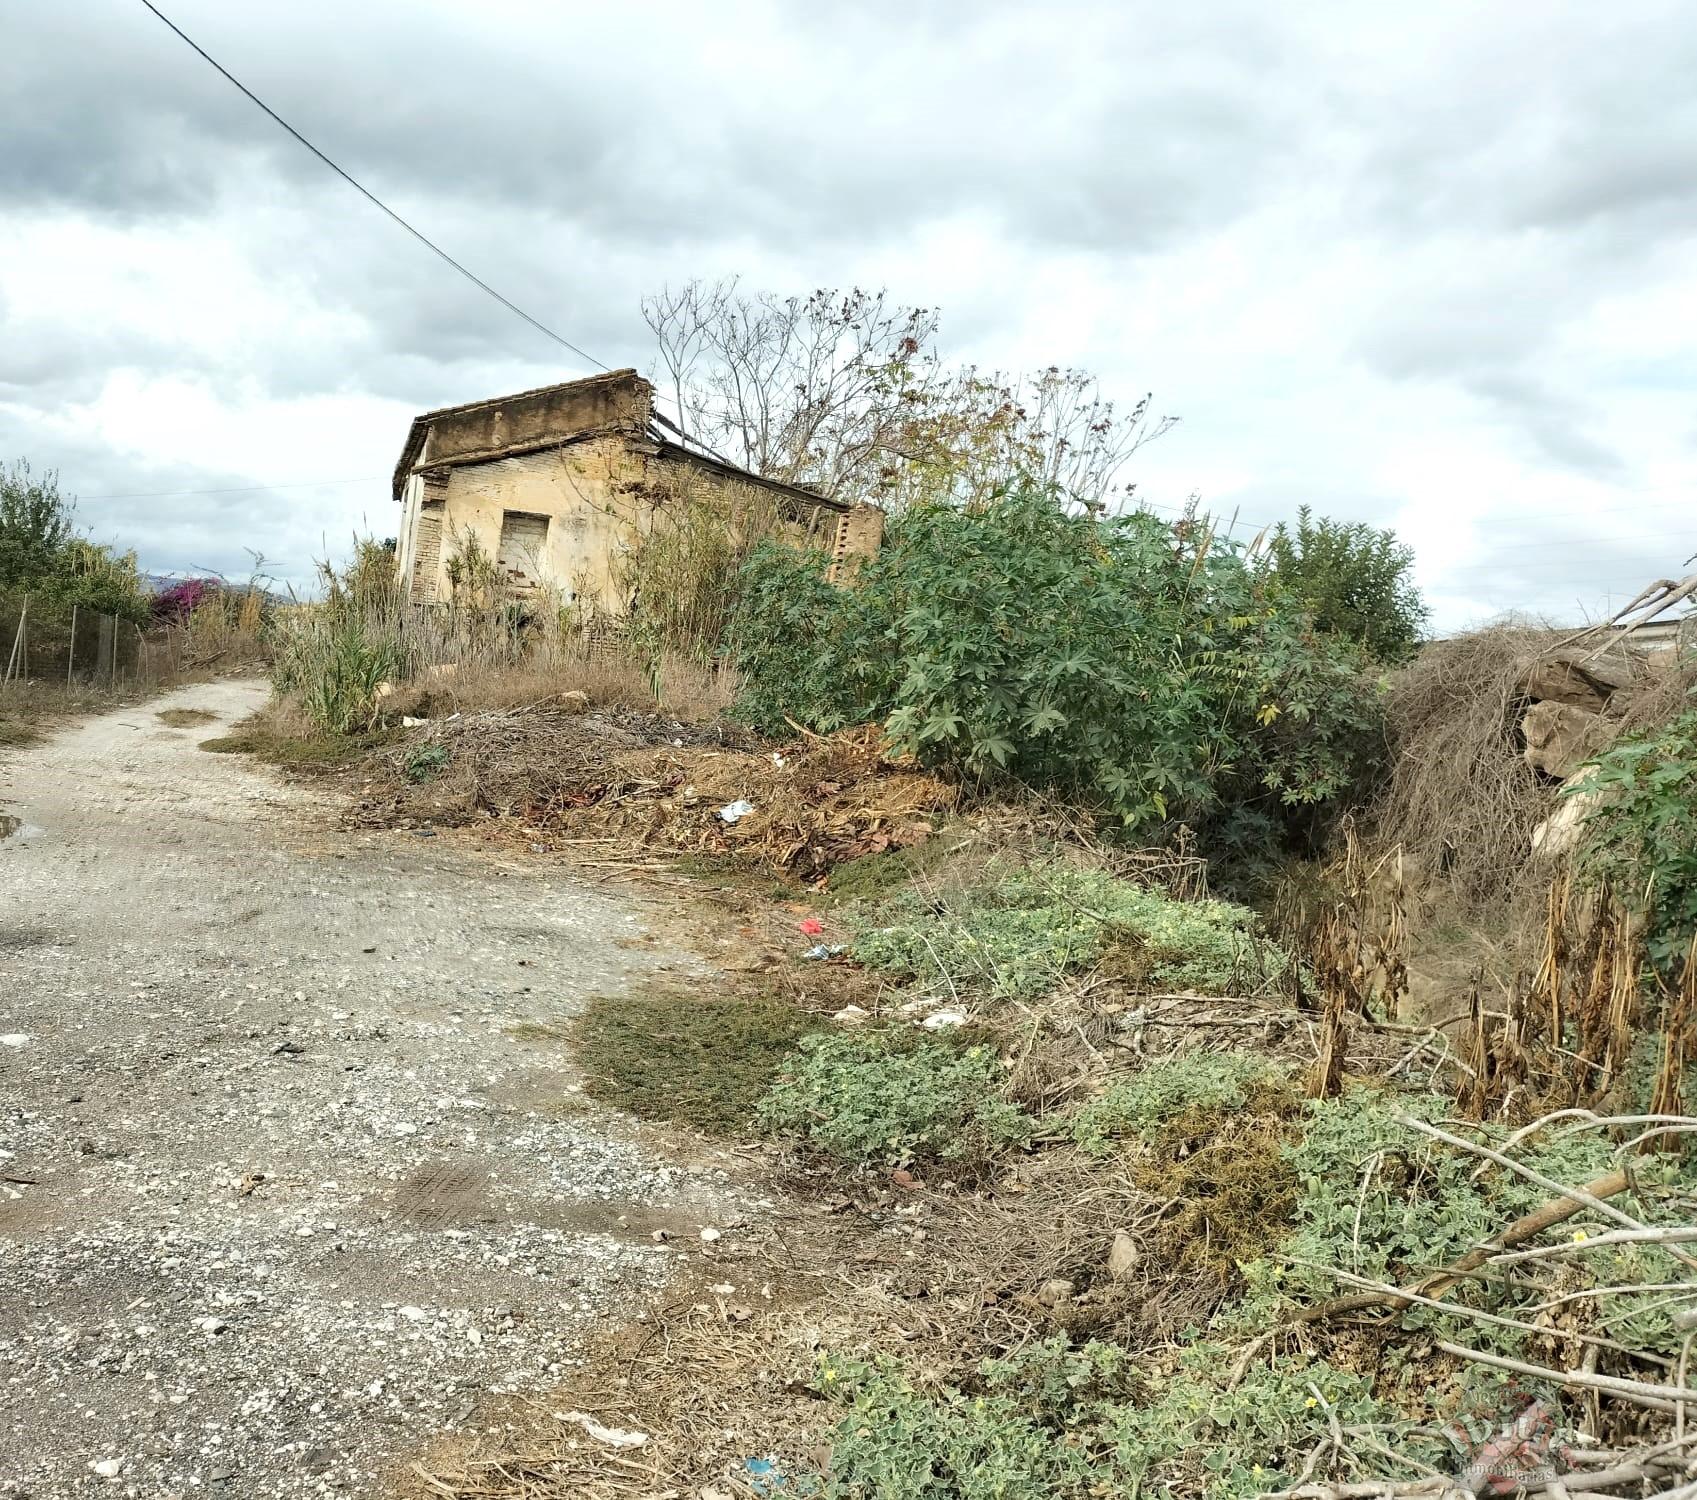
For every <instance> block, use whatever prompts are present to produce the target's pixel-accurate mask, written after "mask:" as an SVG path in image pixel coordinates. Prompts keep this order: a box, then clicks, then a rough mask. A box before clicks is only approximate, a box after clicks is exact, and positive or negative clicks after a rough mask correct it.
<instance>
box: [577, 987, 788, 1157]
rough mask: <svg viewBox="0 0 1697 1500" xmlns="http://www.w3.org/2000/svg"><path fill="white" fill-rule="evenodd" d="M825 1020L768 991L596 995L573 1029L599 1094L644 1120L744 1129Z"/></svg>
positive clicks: (591, 1086) (589, 1081)
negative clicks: (785, 1067) (788, 1061)
mask: <svg viewBox="0 0 1697 1500" xmlns="http://www.w3.org/2000/svg"><path fill="white" fill-rule="evenodd" d="M818 1025H819V1023H818V1022H817V1020H816V1019H815V1018H813V1017H811V1016H809V1015H808V1014H807V1013H806V1012H804V1011H802V1010H800V1009H798V1008H797V1007H796V1006H794V1005H791V1004H789V1003H787V1002H786V1001H783V1000H778V999H774V998H772V997H770V996H744V995H723V996H717V997H712V998H704V997H701V996H696V995H679V994H671V995H667V994H661V995H651V996H646V997H644V998H640V999H633V998H628V997H624V998H618V999H613V998H608V997H601V998H597V999H594V1000H591V1001H590V1002H589V1004H588V1005H587V1006H586V1007H585V1008H584V1011H583V1013H582V1015H580V1016H579V1017H578V1018H577V1021H576V1022H575V1024H574V1025H573V1027H572V1033H571V1035H572V1042H573V1044H574V1048H575V1051H576V1055H577V1061H578V1065H579V1066H580V1067H581V1068H582V1069H583V1072H584V1075H585V1080H586V1082H585V1086H586V1090H587V1092H588V1093H589V1094H590V1095H591V1097H593V1098H595V1099H599V1100H600V1101H601V1102H602V1103H604V1104H611V1105H614V1106H616V1107H617V1108H619V1109H625V1110H629V1111H630V1112H631V1113H632V1114H634V1115H635V1116H636V1117H637V1118H638V1119H640V1120H664V1121H667V1122H669V1123H672V1124H679V1125H691V1126H694V1127H695V1128H697V1129H699V1130H707V1131H714V1132H718V1133H720V1134H726V1135H738V1134H747V1133H748V1132H749V1131H750V1130H751V1129H752V1128H753V1122H754V1113H755V1106H756V1105H757V1104H758V1102H759V1101H760V1099H761V1098H762V1096H763V1095H764V1094H765V1093H766V1091H767V1089H768V1088H769V1087H770V1085H771V1083H772V1080H773V1079H774V1078H775V1077H776V1075H777V1073H778V1070H779V1068H780V1067H781V1066H782V1065H783V1063H784V1062H785V1060H786V1059H787V1058H788V1057H789V1056H790V1055H791V1053H792V1052H793V1050H794V1048H795V1047H796V1046H797V1044H798V1043H799V1042H800V1041H801V1039H802V1038H803V1037H804V1036H806V1035H807V1034H808V1033H809V1032H810V1031H814V1030H816V1029H818Z"/></svg>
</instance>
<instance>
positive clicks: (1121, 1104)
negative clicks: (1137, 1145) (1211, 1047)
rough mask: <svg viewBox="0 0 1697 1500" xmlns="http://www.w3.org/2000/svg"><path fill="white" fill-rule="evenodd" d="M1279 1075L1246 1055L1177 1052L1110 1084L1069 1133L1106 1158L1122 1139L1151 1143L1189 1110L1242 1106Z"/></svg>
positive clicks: (1262, 1059)
mask: <svg viewBox="0 0 1697 1500" xmlns="http://www.w3.org/2000/svg"><path fill="white" fill-rule="evenodd" d="M1281 1076H1282V1070H1281V1069H1280V1068H1279V1066H1278V1065H1277V1064H1276V1063H1274V1062H1272V1061H1271V1060H1270V1059H1268V1058H1265V1057H1254V1056H1251V1055H1250V1054H1248V1053H1245V1052H1177V1053H1174V1054H1173V1055H1172V1056H1171V1057H1162V1058H1156V1059H1155V1060H1154V1061H1153V1062H1150V1063H1148V1064H1146V1065H1145V1066H1144V1067H1142V1068H1141V1069H1139V1070H1138V1071H1137V1072H1136V1073H1134V1074H1133V1075H1132V1076H1131V1077H1129V1078H1122V1079H1119V1080H1118V1081H1117V1082H1114V1083H1111V1084H1109V1085H1108V1087H1107V1088H1106V1089H1105V1090H1104V1091H1103V1092H1102V1093H1101V1094H1099V1095H1097V1097H1096V1098H1094V1099H1092V1100H1090V1101H1089V1102H1088V1103H1085V1104H1083V1105H1081V1106H1080V1107H1079V1109H1078V1110H1077V1112H1076V1113H1075V1114H1074V1115H1073V1117H1072V1122H1071V1124H1070V1126H1069V1127H1068V1128H1069V1130H1070V1132H1071V1134H1072V1138H1073V1139H1074V1140H1075V1141H1077V1142H1078V1144H1079V1145H1081V1146H1083V1147H1084V1149H1085V1150H1086V1151H1089V1152H1091V1153H1093V1154H1095V1155H1104V1154H1106V1152H1107V1151H1108V1150H1109V1148H1110V1146H1111V1144H1112V1142H1114V1141H1116V1140H1118V1139H1119V1138H1120V1137H1122V1136H1127V1135H1133V1136H1138V1137H1140V1138H1141V1139H1143V1140H1148V1139H1149V1138H1150V1137H1152V1136H1153V1135H1154V1134H1155V1133H1156V1131H1158V1130H1159V1129H1160V1128H1161V1127H1162V1126H1164V1125H1166V1124H1168V1123H1169V1122H1171V1121H1172V1120H1175V1119H1177V1118H1178V1117H1179V1116H1180V1115H1182V1114H1184V1113H1185V1112H1186V1111H1188V1110H1192V1109H1211V1110H1212V1109H1226V1108H1237V1107H1241V1106H1242V1105H1245V1104H1247V1103H1248V1102H1249V1095H1250V1091H1251V1090H1252V1089H1253V1088H1254V1087H1255V1086H1256V1085H1265V1084H1271V1083H1273V1082H1275V1081H1277V1080H1278V1079H1279V1078H1280V1077H1281Z"/></svg>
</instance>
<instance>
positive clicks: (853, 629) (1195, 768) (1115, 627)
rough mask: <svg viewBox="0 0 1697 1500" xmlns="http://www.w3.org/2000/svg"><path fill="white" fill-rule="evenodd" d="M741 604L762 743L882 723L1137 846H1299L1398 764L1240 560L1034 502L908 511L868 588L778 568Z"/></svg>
mask: <svg viewBox="0 0 1697 1500" xmlns="http://www.w3.org/2000/svg"><path fill="white" fill-rule="evenodd" d="M742 591H743V602H742V607H741V610H740V612H739V615H738V620H737V626H736V630H735V634H734V644H733V650H734V654H735V659H736V664H737V667H738V669H739V671H740V672H741V674H742V677H743V680H744V684H745V690H744V694H743V697H742V699H741V708H740V711H741V712H742V713H743V715H744V716H745V717H747V718H748V719H749V720H750V721H751V722H753V723H755V724H756V725H757V726H759V727H764V728H768V729H773V728H777V727H779V726H781V725H782V724H783V722H784V721H785V720H786V719H794V720H796V721H797V722H800V723H803V724H807V725H810V726H812V727H815V728H820V729H831V728H835V727H839V726H841V725H843V724H848V723H858V722H862V721H864V720H867V719H882V720H883V721H884V723H885V726H886V729H887V730H888V732H889V734H890V737H891V739H892V741H893V743H894V745H895V747H896V748H897V749H898V750H900V751H908V752H912V753H913V754H915V755H917V756H919V757H920V758H921V759H922V760H924V761H926V762H927V763H930V764H932V765H936V766H941V767H945V768H949V769H953V770H955V771H956V772H958V773H959V774H962V775H967V776H973V777H979V778H983V779H994V778H997V777H1008V778H1013V779H1017V780H1019V781H1022V782H1025V783H1027V784H1029V785H1033V786H1041V787H1051V788H1055V789H1058V790H1060V791H1062V792H1064V793H1066V794H1068V795H1071V796H1075V797H1078V798H1081V799H1083V800H1085V801H1087V802H1089V803H1091V804H1094V805H1096V806H1099V807H1101V808H1103V809H1104V810H1106V811H1108V812H1110V813H1112V814H1114V815H1116V816H1118V817H1119V818H1120V819H1121V820H1122V821H1123V822H1124V823H1125V824H1126V825H1127V826H1128V827H1130V828H1134V829H1135V828H1145V827H1148V826H1151V825H1154V824H1158V823H1161V822H1164V821H1168V820H1174V819H1185V820H1189V821H1191V822H1193V823H1199V822H1204V821H1207V822H1210V823H1212V824H1215V825H1217V826H1219V827H1221V828H1222V829H1223V830H1225V834H1226V836H1234V835H1235V836H1236V837H1237V838H1238V839H1239V840H1240V841H1247V840H1248V839H1250V838H1252V837H1254V836H1256V834H1257V833H1258V832H1264V831H1265V830H1266V829H1267V828H1270V827H1274V828H1278V829H1282V830H1285V831H1288V832H1301V831H1303V829H1304V827H1305V824H1306V821H1307V819H1308V817H1309V816H1310V814H1311V812H1312V810H1313V809H1316V808H1326V807H1331V806H1335V805H1337V804H1339V803H1340V802H1341V801H1343V800H1344V799H1345V797H1346V796H1347V795H1348V794H1349V793H1350V791H1351V790H1352V788H1353V787H1354V786H1355V785H1356V784H1357V783H1358V782H1359V781H1360V780H1361V779H1362V777H1363V776H1364V774H1365V773H1366V772H1367V771H1368V770H1369V769H1370V767H1371V766H1372V764H1373V760H1374V756H1375V754H1376V753H1377V751H1378V749H1379V738H1380V737H1379V734H1378V713H1377V694H1376V693H1375V692H1374V691H1373V690H1372V688H1371V685H1370V683H1369V682H1368V681H1367V679H1366V677H1365V675H1364V674H1365V671H1366V662H1365V659H1364V657H1363V655H1362V653H1361V652H1360V650H1359V648H1357V647H1355V646H1354V645H1352V644H1351V643H1349V642H1347V641H1345V640H1343V639H1341V638H1340V637H1338V636H1335V635H1328V634H1325V633H1322V632H1316V631H1314V630H1313V629H1312V628H1311V626H1310V623H1309V621H1308V619H1307V617H1306V616H1305V615H1304V614H1303V613H1302V611H1301V609H1300V608H1297V607H1284V606H1280V605H1278V604H1277V602H1276V600H1275V598H1274V595H1273V593H1272V591H1271V588H1270V585H1269V584H1268V583H1267V581H1266V580H1265V579H1264V578H1262V577H1260V576H1259V575H1257V574H1256V573H1255V572H1254V571H1252V570H1251V568H1250V567H1249V566H1248V565H1247V564H1246V561H1245V558H1244V556H1243V553H1242V551H1241V549H1239V548H1238V547H1236V545H1235V544H1233V543H1230V542H1227V541H1223V540H1220V539H1218V538H1216V537H1214V536H1213V535H1212V534H1211V533H1208V532H1205V531H1203V532H1200V533H1199V532H1198V531H1197V529H1196V528H1195V527H1194V526H1179V527H1171V526H1168V525H1166V524H1164V523H1162V522H1160V521H1157V520H1156V519H1155V518H1154V517H1152V516H1149V515H1146V514H1131V515H1123V516H1115V517H1108V518H1101V519H1098V518H1095V517H1092V516H1089V515H1071V514H1068V513H1067V511H1066V510H1065V509H1064V507H1063V506H1062V505H1060V504H1059V503H1058V502H1057V500H1056V497H1055V496H1054V495H1053V494H1052V493H1050V492H1048V491H1045V490H1043V489H1041V488H1038V487H1027V488H1024V489H1022V490H1020V491H1018V492H1016V493H1011V494H1008V495H1005V496H1003V497H1001V498H999V499H997V500H995V501H992V502H990V503H987V504H985V505H983V506H980V507H977V508H974V509H970V510H960V509H954V508H952V507H948V506H943V505H920V506H916V507H914V508H912V509H911V510H909V511H907V512H906V513H905V514H903V515H902V516H900V517H898V518H896V520H895V521H894V522H893V523H892V525H891V527H890V530H889V532H888V534H887V536H886V539H885V545H884V548H883V550H882V551H881V552H880V554H879V555H878V557H877V558H875V559H873V560H871V561H870V562H869V563H868V564H867V565H866V566H864V567H863V568H862V570H861V573H860V576H859V581H858V583H857V584H856V586H855V587H853V588H848V589H832V588H829V587H828V586H826V585H825V584H824V582H823V576H822V559H819V558H817V557H812V558H810V557H798V556H796V555H795V554H789V555H784V554H782V553H781V552H780V551H779V550H778V549H775V548H767V549H763V550H760V551H757V552H756V553H755V554H754V555H753V556H752V557H751V558H750V560H749V562H748V564H747V565H745V568H744V570H743V578H742ZM1249 812H1253V813H1254V814H1255V815H1256V821H1255V822H1254V826H1253V828H1251V827H1250V825H1248V824H1246V823H1245V822H1244V821H1243V817H1242V815H1243V814H1245V813H1249ZM1234 818H1235V822H1234V821H1233V820H1234Z"/></svg>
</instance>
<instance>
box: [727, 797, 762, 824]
mask: <svg viewBox="0 0 1697 1500" xmlns="http://www.w3.org/2000/svg"><path fill="white" fill-rule="evenodd" d="M753 811H754V804H753V803H752V802H749V801H746V800H745V799H744V798H741V797H739V798H737V800H736V801H735V802H727V803H726V804H725V805H724V806H723V807H721V808H720V809H719V821H720V822H721V823H737V822H740V821H741V820H742V819H744V818H746V817H747V816H748V815H749V814H750V813H751V812H753Z"/></svg>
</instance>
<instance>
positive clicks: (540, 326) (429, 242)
mask: <svg viewBox="0 0 1697 1500" xmlns="http://www.w3.org/2000/svg"><path fill="white" fill-rule="evenodd" d="M141 3H142V4H143V5H145V6H146V7H147V8H148V9H149V10H150V11H152V12H153V14H154V15H155V16H157V17H158V18H159V20H161V21H163V22H164V23H165V25H166V26H168V27H169V28H170V29H171V30H172V31H173V32H175V33H176V34H177V36H178V37H180V38H181V39H182V40H183V41H184V42H185V43H187V44H188V46H189V47H190V48H192V49H193V50H194V51H195V52H196V53H198V54H199V55H200V56H201V57H202V58H203V59H204V60H205V61H206V62H208V63H210V64H211V65H212V67H213V68H215V69H216V70H217V71H218V72H219V73H221V74H222V75H223V76H224V78H225V79H227V80H228V81H229V82H230V83H231V84H233V85H234V86H235V87H236V88H237V89H239V90H240V91H241V92H242V93H243V94H245V95H246V96H247V97H248V99H250V100H251V101H252V102H253V103H254V104H256V105H258V107H259V108H260V109H261V110H263V111H264V112H265V113H266V114H267V115H269V116H270V117H271V118H272V119H273V120H274V121H276V122H277V124H279V125H280V126H282V127H283V129H284V130H286V131H288V133H289V134H290V135H292V136H293V137H294V138H295V139H296V140H297V141H299V142H300V143H301V145H303V146H305V147H306V149H307V150H308V151H310V152H311V153H312V154H313V155H314V156H316V157H317V158H318V159H319V160H320V161H321V162H323V163H324V165H325V166H327V167H328V168H329V169H330V170H331V171H332V172H334V173H335V174H336V175H337V176H338V177H340V178H341V179H342V180H343V181H344V182H346V183H347V184H348V185H349V186H350V187H352V188H354V189H355V190H356V191H357V192H359V193H360V194H361V195H363V196H364V197H365V198H367V199H368V200H369V201H370V202H371V203H373V204H374V205H376V207H378V208H380V209H382V211H383V212H384V213H385V214H387V215H388V216H389V217H390V218H391V219H393V220H394V221H395V223H397V224H399V225H400V226H401V228H402V229H404V230H406V232H407V233H408V234H410V235H411V236H412V237H413V238H414V239H415V240H417V241H418V242H419V243H420V244H421V245H423V246H425V248H426V249H428V250H430V251H432V252H433V253H434V254H436V255H438V256H440V257H441V258H442V259H443V260H444V261H446V262H447V263H448V264H449V265H450V266H452V267H453V268H454V269H455V270H456V271H458V272H459V273H460V275H462V276H463V277H465V279H466V280H467V281H469V282H471V283H472V285H473V286H476V287H478V288H479V289H480V290H482V291H484V292H486V293H488V294H489V296H491V297H493V298H494V299H495V300H496V301H497V302H499V303H500V304H501V306H502V307H504V308H506V309H507V310H508V311H509V312H511V313H515V314H517V315H518V316H519V317H521V318H523V319H524V321H525V322H527V323H528V324H530V326H531V327H532V328H534V329H536V331H537V332H538V333H542V334H546V335H547V336H548V337H549V338H551V339H553V341H554V342H555V343H556V344H559V345H560V346H561V347H562V348H566V349H569V350H571V352H572V353H573V354H575V355H577V357H578V358H579V359H581V360H584V361H586V362H587V363H589V364H591V365H593V366H595V368H596V369H598V370H606V369H609V368H610V366H608V365H606V364H603V363H602V362H601V361H600V360H598V359H596V358H595V356H594V355H592V354H589V353H586V352H585V351H584V350H582V349H580V348H578V346H577V345H576V344H574V343H573V342H572V341H571V340H570V339H568V338H567V337H566V336H565V335H564V334H561V333H556V332H555V331H554V330H553V329H552V328H550V327H549V326H548V325H547V324H546V323H544V322H542V321H541V320H540V319H538V318H533V317H532V316H531V315H530V314H529V313H527V312H526V311H525V310H524V309H523V308H522V307H520V306H519V305H518V303H516V302H514V301H513V300H512V299H511V298H510V297H505V296H502V294H501V293H500V292H498V291H496V290H495V288H494V287H492V286H490V285H489V283H488V282H487V281H485V280H484V279H483V278H482V277H481V276H479V275H477V274H476V273H475V272H473V271H471V270H469V269H467V268H466V267H465V266H463V265H461V264H460V262H459V261H457V260H455V259H454V257H453V256H451V255H450V254H448V252H447V251H446V250H444V249H443V248H442V247H441V246H440V245H438V244H437V243H436V242H435V241H434V240H433V239H431V238H430V237H429V236H428V235H427V234H425V233H424V232H423V230H420V229H416V228H414V227H413V225H411V224H409V223H408V222H407V221H406V220H405V219H403V218H402V217H401V216H400V215H399V214H398V213H396V212H395V210H394V209H392V208H390V207H389V205H388V204H387V203H385V202H384V201H383V200H382V199H381V198H379V197H378V196H377V194H376V193H374V192H372V191H371V189H370V188H368V187H366V185H365V184H364V183H362V182H361V181H360V180H359V179H358V178H356V177H355V176H354V175H353V174H352V173H350V172H348V171H345V170H344V169H343V168H342V167H340V166H338V165H337V164H336V163H335V162H334V161H332V160H331V159H330V157H329V156H327V155H326V154H325V153H324V152H322V151H320V150H319V149H318V147H317V146H315V145H313V144H312V142H311V141H309V140H308V139H307V138H306V137H305V136H304V135H302V134H301V133H300V131H298V130H296V129H295V127H294V126H293V125H291V124H290V123H289V122H288V121H287V120H285V119H284V118H283V117H282V116H281V115H280V114H278V113H277V111H276V110H274V109H273V108H272V107H271V106H270V105H269V104H267V103H266V102H265V101H264V100H263V99H261V98H260V97H259V95H258V94H256V93H254V91H253V90H252V89H250V88H249V87H248V86H247V85H246V84H245V83H243V82H242V81H241V79H239V78H237V77H236V75H235V74H234V73H232V72H231V71H230V70H229V69H228V68H226V67H225V66H224V65H223V64H222V63H221V62H219V61H218V59H217V58H215V57H213V56H212V54H211V53H210V52H208V51H207V50H206V49H205V48H204V47H202V46H201V45H200V43H199V42H197V41H195V39H194V38H193V37H191V36H190V35H189V34H188V33H187V32H186V31H184V30H183V29H182V27H180V26H179V25H177V23H176V22H175V21H173V20H172V19H171V18H170V17H169V16H167V15H166V14H165V13H164V11H162V10H160V9H159V7H158V6H157V5H155V4H154V3H153V0H141Z"/></svg>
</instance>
